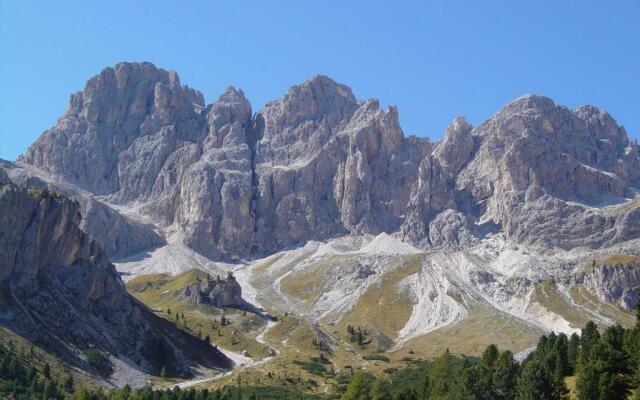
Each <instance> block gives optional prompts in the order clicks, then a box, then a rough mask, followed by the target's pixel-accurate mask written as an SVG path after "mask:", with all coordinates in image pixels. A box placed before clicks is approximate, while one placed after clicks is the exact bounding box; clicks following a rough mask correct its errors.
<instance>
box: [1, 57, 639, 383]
mask: <svg viewBox="0 0 640 400" xmlns="http://www.w3.org/2000/svg"><path fill="white" fill-rule="evenodd" d="M425 114H427V113H426V112H425ZM0 182H2V183H1V185H2V188H1V189H0V210H2V214H0V218H2V224H1V225H0V229H2V230H1V231H0V242H3V243H2V244H3V246H2V249H3V250H0V260H2V270H1V271H0V283H2V285H4V286H3V287H6V288H7V289H8V290H6V291H5V297H6V299H5V300H6V301H5V303H7V305H6V307H5V308H6V310H4V311H3V312H2V313H0V315H1V318H0V322H2V323H3V326H8V327H11V329H13V330H15V331H16V332H19V333H20V334H21V335H24V336H28V337H30V338H31V339H32V340H35V341H38V342H39V343H43V344H46V345H48V346H49V347H56V346H57V345H56V344H54V343H61V344H64V345H65V346H70V347H71V348H72V349H71V350H70V351H69V352H67V353H68V354H70V355H72V354H74V352H75V354H76V357H75V359H76V362H77V363H78V365H82V360H81V359H82V356H81V355H80V356H78V354H79V353H78V352H81V351H82V350H83V349H87V348H88V347H90V346H92V345H95V344H96V343H100V344H102V346H101V348H102V350H103V351H104V352H105V353H106V354H109V355H111V356H112V357H113V358H114V360H116V359H117V360H124V359H126V360H129V361H131V360H133V362H130V363H129V364H130V365H129V367H131V366H133V369H137V370H139V371H141V372H142V373H144V374H153V373H157V372H158V371H157V369H158V365H160V364H161V365H162V366H165V365H171V368H172V370H171V373H174V374H176V375H183V376H184V375H188V374H189V371H191V372H193V368H200V367H201V368H212V367H215V368H219V369H223V370H224V369H229V368H231V367H232V366H233V363H235V367H238V366H240V365H242V364H243V363H244V364H245V367H248V366H251V365H256V364H257V363H263V364H264V365H277V363H278V360H289V358H288V357H293V356H292V355H291V354H292V353H293V352H295V351H298V352H300V351H302V352H303V353H304V352H305V351H308V352H313V351H315V350H316V349H317V347H318V346H320V347H321V348H325V349H330V350H331V351H332V352H334V353H335V354H341V355H342V356H341V357H342V358H343V364H344V365H347V364H353V363H363V362H365V361H363V358H362V357H365V356H367V355H369V356H370V355H371V354H373V353H375V354H378V353H384V354H386V356H385V357H387V356H388V357H390V358H392V359H394V357H395V358H397V359H400V358H402V357H406V356H407V355H409V354H421V355H424V356H426V357H428V356H430V355H434V354H437V353H438V352H440V351H442V350H443V349H444V348H451V350H452V351H455V352H459V353H462V352H466V353H467V354H469V353H474V352H478V350H481V349H484V346H486V345H487V344H490V343H497V344H499V345H501V346H504V347H505V348H509V349H511V350H513V351H521V350H525V349H527V348H529V347H531V346H533V345H534V344H535V342H536V340H537V337H538V336H540V334H541V333H542V332H545V331H549V330H554V331H558V332H560V331H561V332H566V333H571V332H574V331H576V330H578V329H579V328H580V327H581V326H583V325H584V322H586V321H587V320H596V321H598V322H600V323H604V324H613V323H622V324H625V325H630V324H632V323H633V316H632V314H631V313H630V311H631V309H632V308H633V307H634V306H635V304H636V302H637V300H638V287H639V286H640V273H639V271H640V270H639V269H638V267H639V266H640V257H638V256H639V255H640V197H638V189H640V153H639V150H638V144H637V142H636V141H635V140H630V139H629V138H628V136H627V133H626V132H625V130H624V128H623V127H621V126H619V125H618V124H617V123H616V121H615V120H614V119H613V118H612V117H611V116H610V115H609V114H608V113H607V112H605V111H603V110H601V109H598V108H597V107H593V106H581V107H578V108H575V109H569V108H567V107H564V106H562V105H558V104H556V103H555V102H554V101H553V100H551V99H549V98H546V97H542V96H537V95H526V96H523V97H520V98H517V99H516V100H514V101H512V102H510V103H509V104H507V105H506V106H505V107H504V108H503V109H502V110H500V111H498V112H497V113H496V114H495V115H493V116H491V117H490V118H488V119H487V120H486V121H485V122H483V123H481V124H480V125H478V126H476V127H473V126H471V125H470V124H469V123H468V122H467V121H466V120H465V119H464V118H461V117H459V118H456V119H455V120H454V121H453V122H452V123H451V125H450V126H449V127H448V128H447V130H446V132H445V133H444V137H443V139H442V140H439V141H435V142H432V141H430V140H429V138H427V137H416V136H405V135H404V133H403V131H402V129H401V126H400V120H399V113H398V110H397V109H396V108H395V107H389V108H388V109H382V108H381V107H380V105H379V102H378V101H377V100H375V99H371V100H366V101H365V100H359V99H357V98H356V97H355V96H354V94H353V93H352V91H351V89H350V88H349V87H347V86H345V85H343V84H340V83H337V82H335V81H333V80H332V79H330V78H328V77H326V76H315V77H312V78H311V79H309V80H308V81H306V82H304V83H302V84H300V85H296V86H293V87H291V88H289V90H288V91H287V93H286V94H285V95H284V96H283V97H282V98H280V99H278V100H274V101H271V102H269V103H267V104H266V105H265V106H264V107H263V108H262V109H261V110H260V111H258V112H255V113H254V112H253V111H252V108H251V105H250V103H249V101H248V100H247V99H246V98H245V96H244V93H243V92H242V90H240V89H236V88H233V87H229V88H228V89H226V90H225V91H224V93H222V94H221V95H220V97H219V98H218V99H217V100H216V101H214V102H213V103H211V104H206V103H205V100H204V96H203V95H202V94H201V93H200V92H198V91H197V90H194V89H192V88H189V87H187V86H185V85H183V84H181V83H180V79H179V77H178V75H177V74H176V73H175V72H168V71H165V70H162V69H159V68H157V67H155V66H154V65H153V64H151V63H120V64H117V65H116V66H115V67H113V68H105V69H104V70H102V71H101V72H100V73H99V74H98V75H96V76H95V77H93V78H91V79H90V80H89V81H88V82H87V83H86V86H85V88H84V89H83V90H82V91H81V92H78V93H75V94H73V95H71V98H70V101H69V107H68V109H67V111H66V112H65V113H64V115H63V116H62V117H61V118H60V119H59V120H58V121H57V123H56V124H55V126H54V127H52V128H51V129H49V130H47V131H46V132H44V133H43V134H42V135H41V136H40V138H39V139H38V140H36V142H34V143H33V144H32V145H31V147H30V148H29V149H28V150H27V151H26V152H25V153H24V154H23V155H22V156H21V157H20V158H19V159H18V160H17V161H15V162H10V161H3V162H2V163H0ZM112 263H113V264H112ZM5 266H7V268H5ZM192 269H197V270H200V272H203V273H205V274H207V277H202V276H201V275H198V274H197V273H196V274H195V275H193V274H191V275H189V271H191V270H192ZM229 274H231V275H230V276H229V280H228V281H225V283H224V284H216V283H215V282H216V281H215V280H214V278H213V277H214V276H215V275H220V276H227V275H229ZM122 279H124V281H126V282H127V286H125V285H124V283H123V280H122ZM203 279H204V280H207V284H206V285H205V284H204V283H202V280H203ZM218 282H219V281H218ZM236 282H237V283H236ZM216 285H217V286H216ZM127 287H128V289H129V292H127ZM204 287H207V288H208V289H207V290H208V291H207V292H206V293H204V292H202V293H200V291H202V290H205V289H203V288H204ZM216 287H218V288H223V287H224V288H227V287H228V288H230V289H228V290H230V291H231V292H229V293H226V292H225V293H221V294H216V296H215V298H212V300H211V301H209V303H211V304H209V305H208V306H210V307H213V308H211V310H214V309H215V312H216V313H217V312H219V310H224V309H226V308H229V309H230V310H232V311H228V312H229V313H231V314H233V313H234V312H236V313H237V314H233V315H236V317H233V318H232V319H233V320H234V321H236V323H237V324H238V326H237V330H236V331H237V333H233V337H234V339H233V340H231V341H229V342H225V340H226V339H221V338H218V340H220V343H218V344H219V346H220V349H221V351H220V350H219V349H218V347H213V346H208V345H204V343H205V341H204V340H202V339H201V338H198V337H197V336H199V335H195V334H194V332H191V333H189V332H188V329H182V330H181V329H178V328H177V327H176V326H175V325H174V324H173V314H171V317H169V316H168V315H169V313H168V312H167V310H166V308H167V307H169V306H171V307H173V308H174V314H175V307H183V306H184V307H187V306H186V305H185V304H187V305H188V306H189V307H202V305H201V304H199V303H200V302H199V301H195V300H193V299H201V298H210V296H213V295H212V294H210V293H212V290H214V289H215V288H216ZM185 288H187V289H185ZM185 290H187V292H185ZM215 290H222V289H215ZM193 291H195V292H193ZM223 291H224V290H223ZM194 293H195V294H194ZM216 293H217V292H216ZM208 296H209V297H208ZM238 296H241V297H240V298H238ZM221 299H227V300H228V299H233V300H228V301H227V300H225V301H222V300H221ZM196 303H198V304H196ZM194 304H195V305H194ZM214 305H215V307H214ZM19 310H23V311H22V312H19ZM189 310H191V309H189ZM193 310H195V308H194V309H193ZM198 310H199V312H200V314H202V312H203V311H202V309H201V308H198ZM233 310H235V311H233ZM247 311H249V312H250V313H254V314H255V315H256V316H257V317H256V319H254V320H251V321H250V319H246V318H247V317H246V312H247ZM211 312H214V311H211ZM225 312H226V311H225ZM194 313H195V311H194ZM241 313H244V314H241ZM160 314H162V315H160ZM189 315H190V314H188V318H187V320H189V318H191V317H190V316H189ZM194 315H195V314H194ZM215 315H217V317H216V318H220V315H221V314H215ZM161 317H164V318H161ZM182 318H183V319H184V315H183V316H182ZM194 318H195V317H194ZM198 318H204V317H202V316H201V315H200V316H199V317H198ZM179 320H180V319H179V318H178V321H179ZM197 321H199V320H197ZM239 321H242V324H241V323H240V322H239ZM170 322H171V323H170ZM219 322H220V321H219V320H216V323H219ZM198 323H200V322H198ZM202 324H203V325H202V326H201V327H200V329H205V328H206V327H205V325H206V324H208V322H202ZM243 324H244V325H243ZM184 325H185V326H186V325H187V323H184ZM221 325H222V326H223V327H224V326H225V325H224V323H222V324H221ZM241 325H242V326H241ZM32 326H38V327H39V332H40V333H39V334H38V335H33V333H30V332H29V330H30V328H29V327H32ZM232 326H233V327H234V328H233V329H236V325H232ZM354 326H357V327H362V328H364V330H365V331H366V332H367V338H368V346H365V347H362V346H361V347H360V348H354V346H353V345H352V344H351V343H350V341H349V336H347V334H346V333H345V332H347V329H348V328H349V327H351V328H353V327H354ZM245 328H246V329H245ZM190 329H191V328H190ZM206 329H208V328H206ZM212 329H213V328H212ZM236 331H234V332H236ZM73 332H78V333H77V334H76V333H73ZM213 332H214V331H212V334H213ZM215 332H218V334H220V335H222V337H225V336H224V335H225V334H226V333H224V332H223V333H220V330H219V329H218V330H215ZM225 332H226V331H225ZM240 333H242V335H241V334H240ZM229 335H231V333H229ZM311 337H313V347H311V348H309V346H310V345H311V339H310V338H311ZM235 338H238V339H237V340H236V339H235ZM211 340H212V341H213V343H216V340H217V339H216V337H215V336H213V337H212V339H211ZM153 346H160V347H161V348H162V349H164V350H163V351H162V352H161V353H163V354H165V353H169V354H171V356H170V357H169V358H168V359H165V360H162V361H161V362H160V364H158V360H157V359H155V358H154V357H155V356H154V355H153V354H150V353H149V352H148V351H146V350H148V349H149V348H151V347H153ZM216 346H217V345H216ZM242 346H244V348H243V347H242ZM145 349H146V350H145ZM167 349H171V351H169V350H167ZM195 349H197V350H195ZM247 349H251V350H247ZM223 352H224V354H223ZM252 352H254V353H255V354H251V353H252ZM151 353H154V354H155V353H158V352H157V351H152V352H151ZM354 357H355V358H354ZM69 359H71V360H73V359H74V357H72V356H69ZM169 359H170V360H169ZM114 363H115V364H114V365H113V366H112V368H114V369H115V370H116V371H118V368H120V367H119V365H120V364H117V362H116V361H114ZM344 365H342V367H343V368H344ZM336 367H338V368H339V367H341V366H340V365H336ZM274 368H276V367H274Z"/></svg>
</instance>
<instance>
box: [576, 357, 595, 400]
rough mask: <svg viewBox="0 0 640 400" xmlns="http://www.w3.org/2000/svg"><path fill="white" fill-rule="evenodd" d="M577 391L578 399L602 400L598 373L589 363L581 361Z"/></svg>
mask: <svg viewBox="0 0 640 400" xmlns="http://www.w3.org/2000/svg"><path fill="white" fill-rule="evenodd" d="M576 392H577V393H578V397H577V398H578V400H600V394H599V393H600V390H599V381H598V374H597V373H596V371H595V368H594V367H593V366H592V365H590V364H589V363H584V362H582V361H580V365H579V370H578V376H577V379H576Z"/></svg>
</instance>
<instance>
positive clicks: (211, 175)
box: [23, 63, 640, 258]
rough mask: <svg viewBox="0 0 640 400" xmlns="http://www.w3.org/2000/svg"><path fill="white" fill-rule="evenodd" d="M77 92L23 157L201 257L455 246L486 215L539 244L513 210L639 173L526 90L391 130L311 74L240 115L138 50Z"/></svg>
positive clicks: (634, 158)
mask: <svg viewBox="0 0 640 400" xmlns="http://www.w3.org/2000/svg"><path fill="white" fill-rule="evenodd" d="M79 96H80V97H79V100H78V101H77V102H76V103H77V104H76V106H78V107H79V110H81V111H82V112H77V113H69V114H66V115H65V116H64V117H63V118H62V119H61V120H60V121H59V122H58V124H57V125H56V126H55V127H54V128H52V129H51V130H49V131H47V132H45V134H43V136H42V137H41V138H40V139H39V140H38V141H37V142H36V143H34V145H33V146H32V147H31V148H30V149H29V151H28V152H27V154H25V157H24V159H23V160H24V161H25V162H27V163H29V164H32V165H34V166H36V167H38V168H40V169H43V170H45V171H47V172H50V173H53V174H55V175H58V176H61V177H63V178H64V179H66V180H68V181H71V182H72V183H75V184H77V185H79V186H81V187H83V188H85V189H88V190H89V191H91V192H92V193H94V194H109V200H110V201H113V202H117V203H121V204H123V205H128V204H132V203H136V204H142V211H143V213H145V214H147V215H148V216H150V217H151V218H153V219H155V220H156V221H158V223H159V224H161V225H164V226H166V225H175V226H177V227H178V228H179V229H180V231H182V233H184V238H185V239H184V240H185V243H186V244H187V245H188V246H190V247H192V248H193V249H196V250H198V251H200V252H202V253H203V254H206V255H208V256H210V257H212V258H220V257H225V256H232V257H233V256H244V255H247V254H251V253H269V252H273V251H275V250H277V249H281V248H283V247H286V246H291V245H294V244H300V243H304V242H306V241H308V240H312V239H326V238H331V237H335V236H336V235H344V234H356V233H380V232H382V231H384V232H395V231H397V230H399V229H400V231H401V235H402V236H403V237H404V238H406V239H407V240H410V241H411V242H412V243H414V244H418V245H420V246H427V247H428V246H434V245H435V244H436V243H438V246H439V245H443V246H445V245H447V242H451V243H449V244H454V245H455V246H464V245H468V244H470V243H473V242H474V241H475V240H476V239H477V238H481V237H482V236H483V235H484V234H486V232H487V230H486V229H485V228H486V226H488V225H486V223H490V224H493V225H491V226H492V227H493V228H491V229H493V230H500V229H503V230H506V231H508V232H511V233H512V237H514V238H517V239H516V240H517V241H527V240H536V241H538V240H540V241H542V242H544V243H549V242H550V241H548V240H546V238H545V237H544V236H545V235H538V237H537V238H533V237H531V236H530V235H526V234H524V233H522V232H521V224H522V223H524V222H523V220H522V219H521V218H522V216H524V215H527V213H526V212H525V211H523V207H527V210H529V209H531V207H534V205H535V207H534V208H535V210H533V211H527V212H528V213H529V215H531V216H532V217H533V216H534V215H535V216H539V212H538V211H536V210H538V208H543V209H544V208H545V207H547V208H548V207H560V208H561V209H562V210H563V211H562V212H561V213H562V214H563V215H568V214H567V213H570V214H571V215H574V214H576V213H577V214H580V215H583V214H581V213H583V212H584V210H583V209H573V208H565V205H566V204H567V202H577V203H580V204H586V205H590V206H593V205H598V204H604V203H607V202H609V203H610V202H621V201H624V199H625V198H627V197H629V196H632V195H633V192H634V190H635V189H634V188H635V187H637V186H638V183H639V182H640V167H639V166H640V161H639V158H638V149H637V144H635V142H633V141H631V142H630V141H629V140H628V138H627V136H626V132H624V129H623V128H621V127H619V126H618V125H617V124H616V123H615V121H614V120H613V118H611V116H610V115H609V114H607V113H606V112H604V111H601V110H599V109H597V108H595V107H591V106H583V107H578V108H576V109H575V110H570V109H568V108H567V107H564V106H560V105H557V104H555V103H554V102H553V100H551V99H549V98H547V97H543V96H538V95H527V96H523V97H521V98H518V99H516V100H514V101H512V102H510V103H509V104H507V105H506V106H505V107H504V108H503V109H502V110H500V111H499V112H498V113H496V114H495V115H493V116H492V117H491V118H489V119H488V120H487V121H485V122H483V123H481V124H480V125H478V126H476V127H472V126H471V125H470V124H468V123H467V122H466V120H464V119H463V118H457V119H455V120H454V121H453V123H452V124H451V125H450V126H449V127H448V128H447V131H446V133H445V135H444V138H443V140H441V141H439V142H437V143H429V141H428V139H425V138H415V137H413V138H412V137H409V138H407V137H405V136H404V134H403V132H402V129H401V127H400V122H399V116H398V110H397V108H395V107H390V108H388V109H387V110H382V109H381V108H380V104H379V102H378V101H377V100H374V99H372V100H367V101H360V100H358V99H356V97H355V96H354V95H353V93H352V91H351V89H349V88H348V87H347V86H345V85H342V84H340V83H337V82H335V81H334V80H332V79H330V78H328V77H326V76H322V75H319V76H315V77H312V78H311V79H309V80H307V81H305V82H303V83H302V84H299V85H295V86H292V87H291V88H290V89H289V90H288V91H287V93H286V94H285V95H284V96H283V97H282V98H281V99H278V100H274V101H271V102H269V103H267V104H266V105H265V107H264V108H263V109H262V110H260V111H259V112H258V113H256V114H255V115H254V116H252V115H251V114H252V109H251V105H250V103H249V101H248V100H247V99H246V98H245V96H244V93H243V92H242V91H241V90H239V89H235V88H228V89H227V90H225V91H224V93H222V95H221V96H220V97H219V98H218V99H217V101H215V102H214V103H212V104H211V105H209V106H207V107H206V108H205V107H204V106H203V104H204V102H203V100H202V96H201V95H200V94H199V93H198V92H195V91H193V90H192V89H189V88H187V87H186V86H182V85H181V84H180V82H179V79H178V77H177V75H176V74H173V73H171V72H166V71H164V70H161V69H157V68H156V67H154V66H153V65H151V64H147V63H142V64H118V65H117V66H116V67H114V68H108V69H105V70H104V71H103V72H101V73H100V75H98V76H97V77H95V78H92V79H91V80H90V81H89V84H88V85H87V88H85V91H83V92H82V93H81V94H80V95H79ZM89 115H92V117H88V116H89ZM549 202H551V203H549ZM550 204H552V205H550ZM516 214H517V216H516ZM577 214H576V215H577ZM576 218H578V217H576ZM480 221H482V223H481V222H480ZM483 224H484V225H483ZM480 225H483V226H484V227H483V228H482V229H480ZM485 225H486V226H485ZM578 225H580V224H578ZM430 226H431V227H430ZM452 226H455V227H457V228H455V229H456V231H451V232H448V231H447V233H446V234H444V235H440V234H438V235H436V234H435V233H434V232H436V231H438V230H442V229H444V228H446V229H450V228H451V227H452ZM451 229H452V228H451ZM563 229H564V230H563ZM580 229H582V227H577V225H576V226H574V227H572V228H570V229H569V228H566V227H565V228H558V227H552V228H550V231H554V232H556V233H557V236H558V237H557V238H555V239H553V243H564V244H563V245H567V246H569V244H568V243H569V242H570V243H571V244H570V245H573V244H574V243H575V240H576V239H577V238H578V237H579V236H580V235H581V234H582V233H583V232H582V233H581V232H580ZM550 231H549V232H550ZM624 231H625V232H630V231H631V230H624ZM567 232H569V233H567ZM525 236H526V237H525ZM547 236H553V235H547ZM569 237H571V238H570V240H569ZM560 238H561V239H560ZM565 240H568V242H563V241H565ZM593 240H594V241H593V243H601V242H602V237H599V238H594V239H593Z"/></svg>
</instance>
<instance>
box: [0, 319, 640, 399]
mask: <svg viewBox="0 0 640 400" xmlns="http://www.w3.org/2000/svg"><path fill="white" fill-rule="evenodd" d="M637 320H638V322H637V323H636V326H635V327H634V328H633V329H625V328H623V327H621V326H620V325H616V326H610V327H608V328H606V329H604V330H603V331H599V330H598V327H597V326H596V324H594V323H593V322H589V323H587V325H586V326H585V327H584V329H583V330H582V334H581V336H578V335H576V334H574V335H572V336H571V337H567V336H566V335H565V334H559V335H556V334H554V333H551V334H549V335H547V336H543V337H541V338H540V341H539V343H538V346H537V347H536V350H535V351H533V352H532V353H531V354H529V356H528V357H527V358H526V359H525V360H524V361H523V362H522V363H518V362H517V361H516V360H515V359H514V356H513V354H512V353H511V352H509V351H503V352H500V351H499V350H498V348H497V347H496V346H493V345H492V346H489V347H488V348H487V349H486V350H485V351H484V353H483V354H482V356H481V357H464V356H463V357H459V356H455V355H453V354H450V353H449V352H448V351H445V352H444V354H442V355H441V356H440V357H438V358H437V359H435V360H433V361H431V362H426V361H414V362H412V363H411V366H410V367H407V368H403V369H398V370H393V371H388V374H387V375H388V377H387V378H382V377H376V376H373V375H372V374H369V373H367V372H366V371H363V370H358V371H355V372H354V373H353V375H352V376H351V379H350V381H349V382H348V384H346V385H345V386H344V387H343V388H342V389H341V391H342V393H337V394H335V395H333V396H324V397H325V398H327V399H333V398H338V397H339V398H341V400H369V399H371V400H414V399H415V400H418V399H420V400H422V399H452V400H455V399H475V400H485V399H486V400H489V399H491V400H493V399H497V400H510V399H516V400H560V399H569V398H570V397H569V388H568V387H567V383H566V382H567V377H574V378H575V390H576V396H577V399H579V400H616V399H628V398H632V399H640V390H636V389H637V388H638V386H640V311H637ZM28 359H29V357H28V355H27V354H26V353H25V351H24V349H17V348H15V347H14V346H13V345H11V344H9V345H5V346H2V347H0V395H1V396H2V397H3V398H9V399H45V400H47V399H77V400H174V399H175V400H245V399H246V400H251V399H321V398H322V397H320V396H315V395H310V394H305V393H301V392H297V391H294V390H289V389H285V388H275V387H269V386H263V387H255V386H234V387H226V388H224V389H221V390H216V391H208V390H180V389H174V390H167V391H160V390H152V389H151V388H143V389H136V390H131V389H130V388H128V387H125V388H122V389H119V390H112V391H106V390H102V389H91V388H83V387H76V386H75V385H74V382H73V378H72V377H71V376H70V375H69V376H66V377H64V378H63V379H55V378H53V377H52V374H51V371H50V367H49V366H48V365H47V364H45V365H44V367H42V368H39V369H36V368H34V367H33V366H30V365H29V362H28Z"/></svg>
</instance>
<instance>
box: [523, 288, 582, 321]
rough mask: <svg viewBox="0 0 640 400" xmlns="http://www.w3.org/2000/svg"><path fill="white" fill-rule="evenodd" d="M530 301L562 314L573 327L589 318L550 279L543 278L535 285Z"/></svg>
mask: <svg viewBox="0 0 640 400" xmlns="http://www.w3.org/2000/svg"><path fill="white" fill-rule="evenodd" d="M531 302H532V303H538V304H540V305H541V306H542V307H544V308H545V309H547V310H549V311H551V312H553V313H555V314H558V315H560V316H562V317H563V318H564V319H565V320H567V322H569V324H571V326H572V327H574V328H580V327H582V326H584V325H585V324H586V323H587V322H588V321H589V320H590V319H591V318H590V316H589V315H588V314H587V313H585V312H583V311H581V310H580V309H578V308H576V306H575V305H573V304H571V303H570V299H567V298H566V297H565V296H564V295H562V293H560V292H559V291H558V288H557V286H556V284H555V283H554V282H553V281H551V280H545V281H543V282H541V283H539V284H537V285H536V286H535V288H534V291H533V294H532V296H531Z"/></svg>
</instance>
